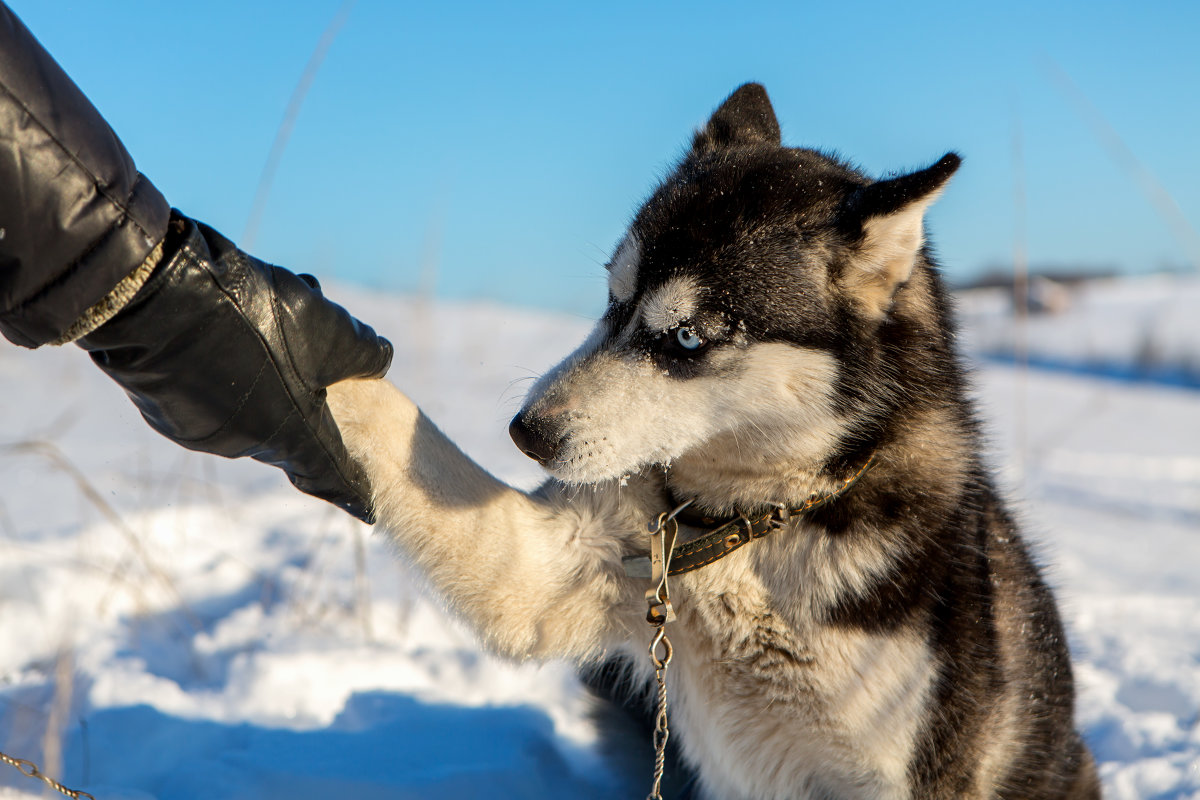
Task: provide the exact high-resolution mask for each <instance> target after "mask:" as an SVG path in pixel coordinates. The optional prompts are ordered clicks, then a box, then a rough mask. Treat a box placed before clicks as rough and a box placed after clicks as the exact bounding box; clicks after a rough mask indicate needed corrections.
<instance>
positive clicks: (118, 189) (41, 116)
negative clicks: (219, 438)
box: [0, 2, 170, 347]
mask: <svg viewBox="0 0 1200 800" xmlns="http://www.w3.org/2000/svg"><path fill="white" fill-rule="evenodd" d="M169 218H170V207H169V206H168V205H167V202H166V200H165V199H164V198H163V196H162V195H161V194H160V193H159V191H158V190H157V189H155V188H154V185H153V184H151V183H150V181H149V180H147V179H146V178H145V177H144V176H143V175H141V174H140V173H139V172H138V171H137V168H136V167H135V166H134V164H133V159H132V158H130V156H129V153H128V152H126V150H125V147H124V146H123V145H122V144H121V140H120V139H118V138H117V135H116V134H115V133H114V132H113V130H112V129H111V128H110V127H109V126H108V123H106V122H105V121H104V119H103V118H102V117H101V116H100V114H99V113H98V112H97V111H96V109H95V108H94V107H93V106H92V104H91V103H90V102H88V99H87V98H86V97H84V95H83V93H82V92H81V91H80V90H79V87H77V86H76V85H75V84H74V83H73V82H72V81H71V79H70V78H69V77H67V75H66V73H65V72H63V70H62V68H61V67H59V65H58V64H57V63H56V62H55V61H54V59H53V58H51V57H50V54H49V53H47V52H46V50H45V49H44V48H43V47H42V46H41V44H39V43H38V41H37V40H36V39H34V38H33V35H32V34H31V33H30V32H29V30H28V29H27V28H26V27H25V26H24V25H23V24H22V23H21V21H20V20H19V19H17V17H16V15H15V14H13V12H12V11H11V10H10V9H9V8H8V7H7V6H6V5H4V4H3V2H0V332H2V333H3V334H4V336H5V337H6V338H8V339H9V340H10V341H12V342H14V343H16V344H19V345H23V346H25V347H38V346H39V345H43V344H46V343H47V342H53V341H56V340H58V339H60V338H61V337H62V336H63V334H64V333H65V332H66V331H67V330H68V329H69V328H70V327H71V324H72V323H73V322H75V320H76V319H77V318H79V317H80V315H81V314H83V313H84V311H86V310H87V309H89V308H90V307H92V306H93V305H95V304H96V303H97V302H99V301H100V300H101V299H103V298H104V297H105V296H106V295H108V293H109V292H110V291H112V290H113V287H115V286H116V285H117V284H118V283H120V282H121V281H122V280H123V279H124V278H126V277H127V276H128V275H130V274H131V273H132V272H133V271H134V270H135V269H137V268H138V266H139V265H141V264H142V263H143V262H144V261H145V260H146V259H147V257H148V256H149V255H150V253H151V251H153V250H154V249H155V247H157V246H158V245H159V244H160V243H161V242H162V240H163V237H164V236H165V234H166V229H167V222H168V220H169Z"/></svg>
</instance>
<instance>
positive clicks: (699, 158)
mask: <svg viewBox="0 0 1200 800" xmlns="http://www.w3.org/2000/svg"><path fill="white" fill-rule="evenodd" d="M958 164H959V158H958V156H956V155H954V154H948V155H946V156H944V157H943V158H942V159H941V160H940V161H938V162H937V163H936V164H934V165H933V166H932V167H929V168H928V169H924V170H921V171H918V172H913V173H911V174H906V175H901V176H899V177H894V178H890V179H887V180H881V181H872V180H871V179H869V178H868V177H866V176H865V175H863V174H862V173H861V172H859V171H857V170H855V169H853V168H851V167H849V166H847V165H846V164H844V163H841V162H839V161H837V160H835V159H833V158H830V157H828V156H825V155H822V154H821V153H818V152H815V151H813V150H806V149H798V148H785V147H783V146H782V145H781V144H780V133H779V124H778V122H777V121H776V118H775V114H774V111H773V110H772V108H771V104H770V101H769V100H768V99H767V95H766V92H765V90H764V89H763V87H762V86H759V85H757V84H747V85H745V86H742V87H741V88H739V89H738V90H737V91H735V92H734V93H733V94H732V95H731V96H730V97H729V99H728V100H726V101H725V102H724V104H722V105H721V107H720V108H718V109H717V111H716V112H715V113H714V114H713V116H712V118H711V119H710V120H709V121H708V123H707V124H706V125H705V127H704V128H703V129H702V130H700V131H698V132H697V133H696V135H695V137H694V140H693V142H692V146H691V149H690V151H689V152H688V153H687V155H686V156H685V157H684V158H683V159H682V161H681V162H680V163H679V165H678V166H677V167H676V168H675V170H674V171H673V172H672V173H671V175H670V176H669V177H668V178H667V179H666V180H665V181H663V183H662V184H661V185H660V186H659V187H658V188H657V189H656V190H655V191H654V193H653V195H652V196H651V197H650V199H649V200H648V201H647V202H646V203H645V204H644V205H643V206H642V208H641V209H640V210H639V211H638V213H637V215H636V217H635V219H634V221H633V223H632V225H631V226H630V228H629V231H628V233H627V234H626V236H625V238H624V240H623V241H622V242H621V243H620V244H619V245H618V247H617V250H616V253H615V254H614V255H613V257H612V260H611V262H610V263H609V265H608V272H609V305H608V309H607V311H606V312H605V314H604V316H603V318H602V319H601V320H600V321H599V323H598V324H597V326H596V328H595V330H594V331H593V333H592V335H591V336H590V337H589V338H588V340H587V341H586V342H585V343H584V344H583V345H582V346H581V347H580V348H579V349H578V350H576V351H575V352H574V353H572V354H571V355H570V356H569V357H568V358H567V359H566V360H564V361H563V362H562V363H561V364H560V365H558V366H557V367H556V368H555V369H553V370H552V371H551V372H550V373H548V374H547V375H545V376H544V377H543V378H542V379H541V380H540V381H539V382H538V383H536V384H535V385H534V387H533V389H532V390H531V392H530V394H529V397H528V399H527V400H526V403H525V406H524V408H523V409H522V410H521V412H520V413H519V414H518V415H517V416H516V418H515V419H514V420H513V422H512V425H511V427H510V431H511V433H512V436H513V440H514V441H515V442H516V443H517V445H518V447H520V448H521V449H522V450H523V451H524V452H526V453H527V454H528V455H529V456H531V457H532V458H535V459H537V460H538V461H540V462H541V463H542V464H543V465H545V466H546V468H547V469H548V470H550V472H551V473H552V474H554V475H555V476H556V477H558V478H560V479H562V480H564V481H567V482H572V483H592V482H597V481H602V480H605V479H609V478H615V477H619V476H621V475H624V474H626V473H630V472H633V471H635V470H637V469H639V468H642V467H645V466H648V465H653V464H669V463H675V464H676V465H677V466H678V465H680V464H681V463H682V462H683V461H686V460H688V459H691V460H693V461H695V460H707V461H709V462H712V463H716V462H722V463H724V462H727V461H729V455H734V456H736V457H738V459H740V460H739V462H738V463H740V464H744V465H747V466H746V468H748V469H752V468H753V467H752V466H750V465H752V464H754V463H761V464H762V465H764V468H769V467H768V466H767V465H769V464H771V463H772V462H773V460H774V459H776V458H777V457H786V458H788V459H793V460H796V461H797V462H805V463H806V464H807V465H809V466H811V465H812V464H813V463H820V462H822V461H823V460H825V459H828V458H830V457H832V456H834V455H836V453H835V452H834V451H836V450H838V449H839V448H841V449H842V450H843V451H844V450H845V449H846V448H847V447H852V446H855V443H853V442H847V437H848V436H849V437H851V438H855V437H857V438H859V439H861V438H863V436H864V435H866V434H864V433H863V431H864V430H867V429H870V427H871V426H870V424H867V423H870V422H871V421H872V420H874V421H875V423H876V428H878V423H879V421H880V420H882V419H884V418H885V417H886V416H887V414H888V410H889V408H892V407H894V406H895V405H896V404H897V403H900V402H903V398H902V397H900V395H903V394H904V393H905V385H906V384H907V383H908V379H910V378H911V379H918V378H919V376H917V375H912V376H905V375H895V374H888V373H889V371H891V372H894V371H896V370H898V369H903V368H904V365H903V364H902V363H897V362H896V361H895V358H893V357H891V356H889V350H891V351H903V350H904V349H906V348H908V349H912V348H914V347H915V348H917V349H928V348H929V347H933V348H935V349H936V348H939V347H943V346H944V347H948V333H946V332H945V331H946V328H945V320H944V310H943V309H942V308H941V299H940V298H941V294H940V290H938V289H937V287H936V286H934V285H933V284H934V283H935V281H936V278H935V277H934V276H933V273H932V270H931V269H930V268H929V265H928V259H927V258H926V254H925V251H924V247H923V243H924V235H923V217H924V214H925V211H926V209H927V208H928V207H929V205H930V204H931V203H932V202H933V201H934V199H935V198H936V197H937V196H938V194H939V193H940V192H941V190H942V188H943V187H944V186H945V184H946V182H947V180H948V179H949V178H950V176H951V175H952V174H953V173H954V171H955V169H957V167H958ZM901 357H902V356H901ZM864 425H865V427H864ZM851 431H853V433H851ZM857 444H859V445H861V444H863V443H862V442H858V443H857Z"/></svg>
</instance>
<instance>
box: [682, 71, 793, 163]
mask: <svg viewBox="0 0 1200 800" xmlns="http://www.w3.org/2000/svg"><path fill="white" fill-rule="evenodd" d="M779 143H780V137H779V120H777V119H775V109H773V108H772V107H771V100H770V99H769V98H768V97H767V90H766V89H764V88H763V87H762V84H760V83H745V84H742V85H741V86H739V87H738V88H737V89H735V90H734V92H733V94H731V95H729V98H728V99H726V100H725V102H724V103H722V104H721V107H720V108H718V109H717V110H716V111H714V112H713V115H712V117H710V118H709V120H708V124H706V125H705V126H704V128H703V129H701V130H698V131H696V135H695V137H694V138H693V139H692V153H693V154H694V155H703V154H704V153H711V152H712V151H714V150H720V149H722V148H724V147H730V146H732V145H736V144H773V145H778V144H779Z"/></svg>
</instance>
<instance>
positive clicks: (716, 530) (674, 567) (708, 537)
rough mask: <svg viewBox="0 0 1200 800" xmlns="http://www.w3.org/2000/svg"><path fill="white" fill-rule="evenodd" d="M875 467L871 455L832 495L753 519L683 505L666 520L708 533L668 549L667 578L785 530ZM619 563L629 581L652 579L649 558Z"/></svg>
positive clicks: (781, 507)
mask: <svg viewBox="0 0 1200 800" xmlns="http://www.w3.org/2000/svg"><path fill="white" fill-rule="evenodd" d="M874 463H875V456H874V454H872V455H871V457H870V458H868V459H867V461H866V463H865V464H863V465H862V467H861V468H860V469H859V470H858V472H856V473H854V474H853V475H851V476H850V477H849V478H847V479H846V481H845V482H844V483H843V484H842V485H841V486H839V487H838V488H837V489H835V490H833V491H832V492H826V493H820V492H813V493H812V494H811V495H809V497H808V499H807V500H805V501H804V502H803V503H802V504H801V505H799V506H784V505H777V506H772V507H771V508H770V510H769V511H766V512H764V513H762V514H758V515H757V516H754V517H751V516H749V515H747V514H745V513H738V514H735V515H733V516H731V517H724V518H721V517H712V516H707V515H704V514H700V513H698V512H696V511H694V510H692V509H691V508H689V506H690V505H691V504H692V502H693V501H692V500H689V501H687V502H685V503H683V504H682V505H681V506H678V507H677V508H676V509H675V510H674V511H672V512H671V514H670V515H669V516H670V517H672V518H674V519H677V520H679V521H680V522H682V523H683V524H684V525H687V526H689V527H692V528H700V529H701V530H708V531H709V532H708V533H706V534H705V535H703V536H701V537H700V538H698V539H693V540H692V541H690V542H686V543H684V544H677V545H675V546H674V547H673V548H672V549H671V557H670V559H669V562H670V568H669V569H668V570H667V575H681V574H683V573H684V572H691V571H692V570H696V569H700V568H701V567H704V566H707V565H709V564H711V563H713V562H714V561H719V560H721V559H722V558H724V557H725V556H727V555H729V554H730V553H732V552H733V551H734V550H737V549H738V548H739V547H741V546H742V545H744V544H747V543H749V542H752V541H754V540H756V539H764V538H766V537H767V536H770V535H771V534H772V533H774V532H775V531H777V530H780V529H781V528H785V527H787V526H788V524H790V523H791V522H792V520H794V519H796V518H797V517H800V516H803V515H805V514H808V513H809V512H811V511H814V510H816V509H818V508H821V507H822V506H826V505H829V504H830V503H832V502H833V501H835V500H837V499H838V498H839V497H841V496H842V495H844V494H845V493H846V492H848V491H850V488H851V487H852V486H854V484H856V483H858V480H859V478H861V477H862V476H863V475H864V474H865V473H866V471H867V470H868V469H870V468H871V465H872V464H874ZM621 563H622V565H623V566H624V567H625V574H626V575H628V576H629V577H631V578H649V577H650V576H651V569H650V557H649V556H626V557H625V558H623V559H621Z"/></svg>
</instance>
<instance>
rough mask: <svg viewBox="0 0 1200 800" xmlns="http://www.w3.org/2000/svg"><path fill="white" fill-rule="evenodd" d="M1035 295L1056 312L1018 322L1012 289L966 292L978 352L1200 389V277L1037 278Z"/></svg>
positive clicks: (965, 309) (963, 306) (964, 305)
mask: <svg viewBox="0 0 1200 800" xmlns="http://www.w3.org/2000/svg"><path fill="white" fill-rule="evenodd" d="M1030 295H1031V297H1033V298H1034V299H1035V300H1040V302H1041V305H1042V306H1043V307H1051V308H1055V309H1056V311H1055V313H1038V314H1031V315H1030V316H1029V317H1028V319H1027V321H1026V323H1025V325H1024V326H1015V325H1013V324H1012V317H1011V315H1010V311H1009V309H1010V307H1011V299H1010V297H1009V293H1008V292H1005V291H1002V290H998V289H981V290H975V291H970V292H964V293H962V295H961V296H960V302H959V310H960V313H961V315H962V318H963V320H964V321H965V322H966V323H967V332H968V336H967V339H968V341H969V343H970V347H971V348H972V350H974V351H975V352H978V353H981V354H985V355H986V356H988V357H989V358H991V359H998V360H1010V359H1012V358H1013V356H1014V353H1015V352H1016V351H1017V350H1018V349H1020V350H1023V351H1024V353H1025V356H1024V357H1025V358H1026V359H1027V360H1028V361H1029V362H1030V363H1032V364H1035V365H1038V364H1040V365H1043V366H1048V367H1053V368H1057V369H1060V370H1072V371H1076V372H1085V373H1091V374H1098V375H1110V376H1119V377H1124V378H1133V379H1139V380H1144V379H1150V380H1154V381H1157V382H1160V383H1167V384H1174V385H1178V386H1188V387H1192V388H1200V314H1197V313H1196V312H1197V309H1200V277H1198V276H1195V275H1186V276H1185V275H1165V274H1163V275H1146V276H1142V277H1138V278H1122V279H1107V280H1091V281H1086V282H1083V283H1080V284H1077V285H1074V286H1065V285H1056V284H1050V283H1047V282H1046V281H1044V280H1041V279H1035V280H1034V281H1033V282H1032V284H1031V288H1030Z"/></svg>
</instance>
